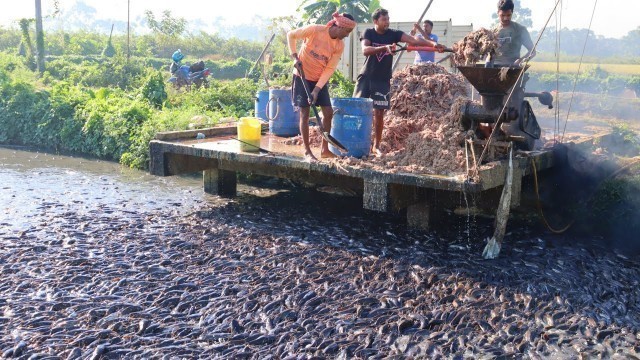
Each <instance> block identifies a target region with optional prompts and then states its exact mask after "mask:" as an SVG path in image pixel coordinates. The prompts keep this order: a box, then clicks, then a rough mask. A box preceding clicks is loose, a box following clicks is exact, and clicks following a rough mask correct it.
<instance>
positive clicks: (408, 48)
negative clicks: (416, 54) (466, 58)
mask: <svg viewBox="0 0 640 360" xmlns="http://www.w3.org/2000/svg"><path fill="white" fill-rule="evenodd" d="M404 50H406V51H432V52H453V49H449V48H444V49H443V50H442V51H440V50H438V48H437V47H433V46H414V45H407V46H401V47H399V48H397V49H396V50H395V52H398V51H404Z"/></svg>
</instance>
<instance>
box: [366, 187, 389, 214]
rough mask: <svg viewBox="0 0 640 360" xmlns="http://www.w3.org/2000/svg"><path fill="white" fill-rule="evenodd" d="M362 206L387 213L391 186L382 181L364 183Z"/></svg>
mask: <svg viewBox="0 0 640 360" xmlns="http://www.w3.org/2000/svg"><path fill="white" fill-rule="evenodd" d="M362 202H363V204H362V206H363V207H364V208H365V209H367V210H373V211H379V212H386V211H387V210H388V209H389V185H388V184H387V182H386V181H384V180H382V179H367V180H365V181H364V194H363V196H362Z"/></svg>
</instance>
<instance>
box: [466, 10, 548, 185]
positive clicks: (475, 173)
mask: <svg viewBox="0 0 640 360" xmlns="http://www.w3.org/2000/svg"><path fill="white" fill-rule="evenodd" d="M559 3H560V0H557V1H556V5H555V6H554V7H553V10H552V11H551V14H549V17H548V18H547V22H546V23H545V24H544V26H543V27H542V30H541V31H540V34H538V38H537V39H536V43H535V44H533V48H532V49H531V51H529V56H527V58H526V59H525V62H524V64H522V65H521V66H522V68H521V69H520V73H519V74H518V78H517V79H516V84H517V83H518V82H519V81H520V79H522V75H524V71H525V70H526V69H527V65H528V64H529V59H530V57H531V54H533V53H534V52H535V50H536V48H537V47H538V43H539V42H540V39H541V38H542V34H544V30H545V29H546V28H547V25H549V21H550V20H551V16H553V14H554V13H555V11H556V8H557V7H558V4H559ZM515 89H516V87H515V86H514V87H513V88H511V91H510V92H509V96H507V100H506V101H505V103H504V105H503V106H502V110H500V115H498V121H497V122H496V125H495V126H494V127H493V129H491V134H490V135H489V138H488V139H487V143H486V144H485V146H484V147H483V148H482V153H480V158H479V159H478V166H477V167H476V168H475V170H474V177H476V176H478V172H479V171H480V169H479V165H480V164H482V160H484V156H485V155H486V153H487V149H489V145H491V139H493V134H494V133H495V131H496V129H498V128H500V125H502V121H501V119H502V115H503V114H504V111H505V110H506V109H507V107H508V106H509V101H511V97H512V95H513V93H514V91H515Z"/></svg>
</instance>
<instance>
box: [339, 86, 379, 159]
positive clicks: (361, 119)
mask: <svg viewBox="0 0 640 360" xmlns="http://www.w3.org/2000/svg"><path fill="white" fill-rule="evenodd" d="M331 106H332V107H333V121H332V123H331V135H332V136H333V137H334V138H336V140H338V141H339V142H340V143H341V144H342V145H344V147H346V148H347V150H348V152H347V153H346V154H343V153H341V152H340V150H339V149H338V148H336V147H335V146H333V145H331V144H329V150H330V151H331V152H332V153H334V154H336V155H346V156H353V157H356V158H361V157H364V156H368V155H369V152H370V150H371V128H372V126H373V100H371V99H369V98H332V99H331Z"/></svg>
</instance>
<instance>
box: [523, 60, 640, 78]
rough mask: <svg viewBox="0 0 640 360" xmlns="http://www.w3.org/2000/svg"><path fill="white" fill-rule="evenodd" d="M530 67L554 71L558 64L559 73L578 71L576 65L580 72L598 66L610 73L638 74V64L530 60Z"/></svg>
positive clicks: (543, 70)
mask: <svg viewBox="0 0 640 360" xmlns="http://www.w3.org/2000/svg"><path fill="white" fill-rule="evenodd" d="M530 65H531V68H530V70H529V71H533V72H546V73H550V72H551V73H553V72H556V69H557V68H558V65H559V66H560V72H561V73H576V72H578V66H580V72H581V73H584V72H585V71H588V70H589V69H595V68H596V67H598V66H600V68H601V69H603V70H605V71H607V72H608V73H610V74H619V75H640V65H633V64H593V63H582V65H580V64H579V63H568V62H561V63H559V64H557V63H555V62H537V61H532V62H531V63H530Z"/></svg>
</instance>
